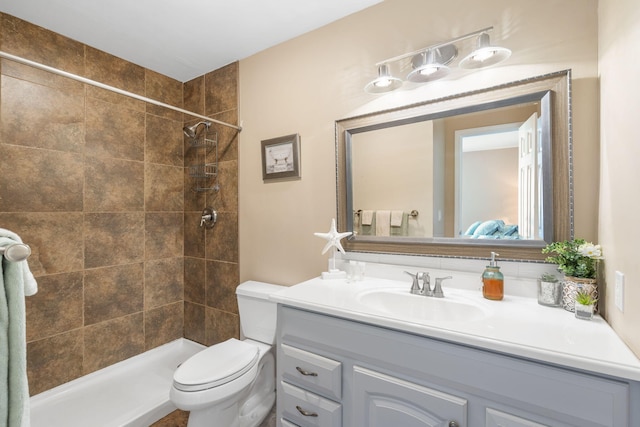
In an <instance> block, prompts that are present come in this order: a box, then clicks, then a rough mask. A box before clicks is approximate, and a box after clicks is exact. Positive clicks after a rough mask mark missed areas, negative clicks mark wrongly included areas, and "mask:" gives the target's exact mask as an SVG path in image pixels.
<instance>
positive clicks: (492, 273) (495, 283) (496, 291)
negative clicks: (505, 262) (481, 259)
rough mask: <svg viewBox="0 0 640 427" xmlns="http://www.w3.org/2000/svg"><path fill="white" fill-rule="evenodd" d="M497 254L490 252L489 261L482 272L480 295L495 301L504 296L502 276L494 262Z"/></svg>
mask: <svg viewBox="0 0 640 427" xmlns="http://www.w3.org/2000/svg"><path fill="white" fill-rule="evenodd" d="M499 255H500V254H497V253H495V252H491V261H490V262H489V265H487V268H485V270H484V273H482V296H483V297H485V298H486V299H491V300H497V301H499V300H501V299H502V298H503V297H504V276H503V275H502V273H501V272H500V267H498V263H497V262H496V256H499Z"/></svg>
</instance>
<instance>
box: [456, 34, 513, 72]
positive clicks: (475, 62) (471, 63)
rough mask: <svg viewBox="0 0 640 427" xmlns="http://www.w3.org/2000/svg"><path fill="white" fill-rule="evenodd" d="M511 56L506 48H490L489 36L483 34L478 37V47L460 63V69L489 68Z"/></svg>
mask: <svg viewBox="0 0 640 427" xmlns="http://www.w3.org/2000/svg"><path fill="white" fill-rule="evenodd" d="M510 56H511V51H510V50H509V49H507V48H506V47H499V46H491V42H490V41H489V34H488V33H486V32H484V33H481V34H480V35H479V36H478V47H477V48H476V50H474V51H473V52H471V53H470V54H469V55H467V56H466V57H465V58H464V59H463V60H462V61H460V68H467V69H474V68H483V67H489V66H491V65H493V64H497V63H498V62H502V61H504V60H505V59H507V58H509V57H510Z"/></svg>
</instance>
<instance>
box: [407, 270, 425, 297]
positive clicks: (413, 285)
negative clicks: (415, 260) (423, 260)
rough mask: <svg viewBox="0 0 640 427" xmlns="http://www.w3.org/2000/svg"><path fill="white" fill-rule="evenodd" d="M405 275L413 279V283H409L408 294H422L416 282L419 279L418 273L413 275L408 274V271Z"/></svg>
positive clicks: (418, 283)
mask: <svg viewBox="0 0 640 427" xmlns="http://www.w3.org/2000/svg"><path fill="white" fill-rule="evenodd" d="M405 273H407V274H408V275H409V276H411V277H412V278H413V283H411V290H410V291H409V292H411V293H412V294H418V295H420V293H421V292H422V291H421V290H420V282H418V280H419V279H420V273H416V274H413V273H409V272H408V271H405Z"/></svg>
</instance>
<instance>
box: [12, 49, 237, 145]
mask: <svg viewBox="0 0 640 427" xmlns="http://www.w3.org/2000/svg"><path fill="white" fill-rule="evenodd" d="M0 57H1V58H6V59H9V60H11V61H15V62H19V63H21V64H25V65H28V66H30V67H34V68H39V69H41V70H44V71H48V72H50V73H53V74H57V75H59V76H63V77H68V78H70V79H73V80H77V81H79V82H82V83H86V84H89V85H92V86H96V87H99V88H101V89H106V90H108V91H111V92H115V93H119V94H120V95H124V96H128V97H130V98H135V99H138V100H140V101H144V102H148V103H149V104H154V105H157V106H160V107H164V108H168V109H170V110H173V111H178V112H180V113H184V114H188V115H190V116H193V117H197V118H199V119H203V120H207V121H210V122H213V123H217V124H219V125H222V126H228V127H230V128H234V129H237V130H238V132H240V131H242V126H236V125H232V124H230V123H225V122H221V121H220V120H215V119H212V118H211V117H207V116H203V115H202V114H198V113H194V112H193V111H189V110H184V109H182V108H178V107H174V106H173V105H169V104H165V103H164V102H160V101H156V100H155V99H151V98H147V97H146V96H142V95H137V94H135V93H132V92H128V91H126V90H122V89H118V88H117V87H113V86H109V85H106V84H104V83H100V82H97V81H95V80H91V79H88V78H86V77H82V76H78V75H77V74H72V73H68V72H66V71H62V70H59V69H57V68H54V67H50V66H48V65H44V64H40V63H39V62H35V61H31V60H29V59H25V58H22V57H20V56H16V55H12V54H10V53H6V52H4V51H1V50H0Z"/></svg>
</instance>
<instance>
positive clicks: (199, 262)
mask: <svg viewBox="0 0 640 427" xmlns="http://www.w3.org/2000/svg"><path fill="white" fill-rule="evenodd" d="M237 87H238V63H237V62H236V63H232V64H229V65H227V66H225V67H223V68H220V69H218V70H216V71H213V72H211V73H207V74H205V75H204V76H200V77H198V78H195V79H193V80H191V81H188V82H186V83H185V84H184V108H185V109H187V110H190V111H194V112H196V113H199V114H203V115H206V116H207V117H211V118H213V119H216V120H220V121H223V122H226V123H231V124H236V125H237V124H238V91H237ZM198 121H199V120H190V119H189V120H188V121H187V124H189V125H191V124H194V123H197V122H198ZM211 130H212V131H215V132H217V137H218V160H219V164H218V177H217V183H218V184H219V187H220V189H219V191H214V190H211V191H206V192H194V191H192V187H193V184H194V182H193V179H192V178H190V177H189V175H188V169H186V168H185V176H186V178H185V193H184V194H185V197H184V210H185V214H184V234H185V244H184V255H185V258H184V267H185V268H184V323H185V325H184V326H185V329H184V334H185V337H186V338H189V339H191V340H194V341H197V342H200V343H202V344H204V345H213V344H216V343H218V342H222V341H224V340H226V339H228V338H231V337H238V336H239V319H238V305H237V303H236V297H235V288H236V286H238V282H239V268H238V149H237V144H238V132H237V131H236V130H235V129H233V128H229V127H226V126H220V125H217V124H215V123H214V124H213V125H212V126H211ZM196 155H197V150H196V149H194V148H191V147H190V146H189V145H188V141H187V140H186V139H185V165H186V166H188V165H189V164H190V163H193V162H194V161H195V157H196ZM208 156H211V153H210V154H209V155H208ZM209 158H210V157H209ZM213 183H214V182H211V184H213ZM205 207H211V208H212V209H214V210H215V211H217V213H218V221H217V223H216V225H215V227H214V228H212V229H205V228H202V227H200V226H199V225H200V217H201V215H202V210H203V208H205Z"/></svg>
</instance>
